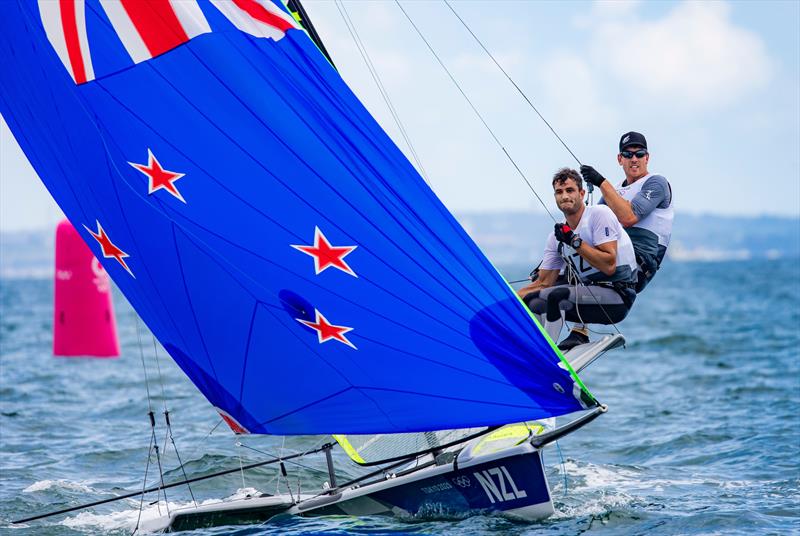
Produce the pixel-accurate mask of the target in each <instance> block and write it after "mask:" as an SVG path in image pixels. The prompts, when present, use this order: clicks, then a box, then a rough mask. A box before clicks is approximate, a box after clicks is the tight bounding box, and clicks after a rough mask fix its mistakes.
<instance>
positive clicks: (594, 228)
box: [540, 205, 637, 283]
mask: <svg viewBox="0 0 800 536" xmlns="http://www.w3.org/2000/svg"><path fill="white" fill-rule="evenodd" d="M575 234H577V235H578V236H580V237H581V239H582V240H583V241H584V242H585V243H587V244H589V245H590V246H592V247H597V246H599V245H602V244H605V243H607V242H611V241H614V240H616V241H617V269H616V271H615V272H614V274H613V275H610V276H609V275H606V274H604V273H603V272H601V271H600V270H598V269H597V268H595V267H594V266H592V265H591V264H589V263H588V262H587V261H586V260H585V259H584V258H583V257H581V256H580V255H579V254H578V252H577V251H575V250H574V249H572V248H571V247H570V246H568V245H567V244H564V246H563V253H564V256H565V257H571V258H572V262H573V263H574V264H575V267H576V268H577V269H578V275H579V277H580V278H581V280H582V281H583V282H585V283H588V282H599V281H628V282H634V281H636V270H637V265H636V255H635V254H634V252H633V244H632V243H631V239H630V238H629V237H628V233H626V232H625V229H623V227H622V224H620V223H619V220H617V217H616V216H615V215H614V213H613V212H612V211H611V209H610V208H608V207H607V206H605V205H593V206H589V207H586V208H585V209H584V211H583V215H582V216H581V221H580V223H578V227H577V228H576V229H575ZM565 265H566V263H565V262H564V259H563V258H561V255H560V254H559V253H558V240H556V235H555V233H554V232H551V233H550V235H549V236H548V237H547V242H546V243H545V246H544V257H543V259H542V265H541V266H540V269H542V270H559V271H560V272H561V273H564V269H565V267H566V266H565Z"/></svg>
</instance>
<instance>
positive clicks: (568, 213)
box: [558, 203, 581, 216]
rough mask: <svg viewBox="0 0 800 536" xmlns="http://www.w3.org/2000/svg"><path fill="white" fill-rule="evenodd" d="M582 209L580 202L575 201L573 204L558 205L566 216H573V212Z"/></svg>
mask: <svg viewBox="0 0 800 536" xmlns="http://www.w3.org/2000/svg"><path fill="white" fill-rule="evenodd" d="M580 209H581V204H580V203H573V204H572V205H566V206H565V205H558V210H560V211H561V212H563V213H564V216H572V215H573V214H577V212H578V211H579V210H580Z"/></svg>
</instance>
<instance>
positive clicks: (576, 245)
mask: <svg viewBox="0 0 800 536" xmlns="http://www.w3.org/2000/svg"><path fill="white" fill-rule="evenodd" d="M581 244H583V239H582V238H581V237H580V236H578V235H575V236H573V237H572V241H571V242H570V243H569V245H570V246H572V249H574V250H577V249H578V248H579V247H581Z"/></svg>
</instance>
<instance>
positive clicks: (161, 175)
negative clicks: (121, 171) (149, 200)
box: [128, 148, 186, 203]
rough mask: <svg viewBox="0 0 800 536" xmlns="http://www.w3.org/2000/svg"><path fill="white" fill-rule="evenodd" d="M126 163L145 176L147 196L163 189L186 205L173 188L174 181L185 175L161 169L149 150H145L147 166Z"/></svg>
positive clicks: (175, 188) (176, 189)
mask: <svg viewBox="0 0 800 536" xmlns="http://www.w3.org/2000/svg"><path fill="white" fill-rule="evenodd" d="M128 163H129V164H130V165H132V166H133V167H134V168H135V169H137V170H139V171H140V172H142V173H143V174H144V175H146V176H147V179H148V184H147V193H148V194H153V193H155V192H157V191H158V190H161V189H164V190H166V191H168V192H169V193H170V194H172V195H173V196H174V197H176V198H178V199H180V200H181V201H183V202H184V203H186V200H185V199H184V198H183V196H182V195H181V193H180V192H179V191H178V188H177V187H176V186H175V181H176V180H178V179H180V178H181V177H183V176H184V175H186V174H185V173H176V172H174V171H168V170H166V169H164V168H163V167H161V164H160V163H159V162H158V160H157V159H156V157H155V156H154V155H153V151H151V150H150V149H149V148H148V149H147V165H144V164H136V163H134V162H128Z"/></svg>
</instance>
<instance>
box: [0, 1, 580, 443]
mask: <svg viewBox="0 0 800 536" xmlns="http://www.w3.org/2000/svg"><path fill="white" fill-rule="evenodd" d="M0 57H2V65H1V67H0V68H1V69H2V74H1V75H0V112H2V114H3V116H4V118H5V120H6V121H7V122H8V125H9V127H10V128H11V130H12V132H13V133H14V135H15V137H16V139H17V141H18V142H19V144H20V145H21V146H22V148H23V150H24V151H25V153H26V154H27V156H28V158H29V160H30V161H31V163H32V165H33V166H34V168H35V169H36V171H37V173H38V174H39V176H40V177H41V179H42V181H43V182H44V183H45V185H46V186H47V188H48V190H49V191H50V193H51V194H52V196H53V197H54V198H55V199H56V201H57V202H58V204H59V205H60V206H61V208H62V209H63V210H64V212H65V214H66V215H67V217H68V218H69V219H70V221H71V222H72V223H73V224H74V225H75V227H76V228H77V229H78V230H79V231H80V232H81V234H82V236H83V238H84V240H86V242H87V243H88V244H89V245H90V247H91V248H92V250H93V252H94V253H95V254H96V255H97V257H98V258H100V259H101V261H102V262H103V265H104V267H105V268H106V270H107V271H108V273H109V274H110V275H111V277H112V278H113V280H114V282H115V283H116V284H117V285H118V287H119V288H120V289H121V291H122V292H123V293H124V295H125V296H126V297H127V299H128V300H129V301H130V303H131V304H132V305H133V307H134V308H135V310H136V311H137V312H138V313H139V315H140V316H141V318H142V319H143V320H144V322H145V323H146V324H147V326H148V327H149V328H150V329H151V330H152V332H153V333H154V334H155V335H156V337H157V338H158V340H159V341H160V342H161V343H162V344H163V346H164V347H165V348H166V350H167V351H168V352H169V354H170V355H171V356H172V358H173V359H174V360H175V361H176V362H177V364H178V365H179V366H180V367H181V369H182V370H183V371H184V372H185V373H186V374H187V375H188V376H189V378H191V380H192V381H193V382H194V383H195V384H196V385H197V387H198V388H199V389H200V391H202V393H203V394H204V395H205V396H206V398H207V399H208V400H209V401H210V402H211V404H213V405H214V406H215V407H216V408H217V409H218V410H219V411H220V413H222V414H223V416H225V417H226V420H227V421H228V423H229V424H231V425H232V427H234V428H235V429H238V430H239V431H242V432H245V431H246V432H251V433H269V434H316V433H349V434H365V433H391V432H414V431H424V430H437V429H447V428H466V427H475V426H484V425H496V424H502V423H508V422H517V421H523V420H529V419H535V418H543V417H550V416H554V415H562V414H566V413H570V412H573V411H577V410H580V409H582V408H585V407H586V404H587V403H588V404H595V402H594V400H593V399H592V398H591V396H590V395H588V393H586V392H585V389H584V388H583V386H582V384H581V383H580V380H578V379H577V376H574V375H573V374H572V373H571V372H570V371H568V370H566V368H565V367H564V366H563V365H562V364H561V360H560V357H559V355H558V353H557V351H556V350H555V349H554V348H553V346H552V344H551V343H550V341H549V340H548V339H547V338H546V337H545V336H544V335H543V334H542V332H541V331H540V329H539V327H538V326H537V325H536V324H535V322H534V321H533V319H532V317H531V316H530V314H529V313H528V312H527V310H526V309H525V307H524V305H523V304H522V303H521V302H520V301H519V300H518V299H517V298H516V296H515V295H514V293H513V291H512V290H511V289H510V287H509V286H508V285H507V284H506V282H505V281H504V280H503V278H502V277H501V276H500V275H499V274H498V273H497V271H496V270H495V268H494V267H493V266H492V265H491V263H490V262H489V261H488V260H487V259H486V258H485V257H484V256H483V254H482V253H481V252H480V250H479V249H478V248H477V246H476V245H475V244H474V243H473V241H472V240H471V239H470V238H469V236H468V235H467V234H466V233H465V232H464V230H463V229H462V228H461V227H460V226H459V224H458V223H457V222H456V220H455V219H454V218H453V217H452V215H451V214H450V213H449V212H448V211H447V209H446V208H445V207H444V206H443V205H442V203H441V202H440V201H439V199H438V198H437V197H436V196H435V194H434V193H433V192H432V191H431V190H430V189H429V188H428V186H427V185H426V184H425V182H424V181H423V180H422V178H421V177H420V175H419V174H418V173H417V171H416V170H415V169H414V168H413V166H412V165H411V164H410V163H409V162H408V160H407V159H406V158H405V156H404V155H403V154H402V153H401V151H400V150H399V149H398V148H397V147H396V146H395V144H394V143H393V142H392V140H391V139H390V138H389V137H388V136H387V135H386V134H385V133H384V132H383V130H382V129H381V128H380V126H379V125H378V124H377V122H376V121H375V120H374V119H373V118H372V116H371V115H370V114H369V112H367V110H366V109H365V108H364V107H363V105H362V104H361V103H360V102H359V101H358V99H357V98H356V97H355V96H354V95H353V93H352V92H351V91H350V89H349V88H348V87H347V85H346V84H345V83H344V81H343V80H342V79H341V77H340V76H339V74H338V73H337V72H336V71H335V70H334V69H333V68H332V67H331V65H330V64H329V63H328V62H327V61H326V60H325V58H324V56H323V55H322V54H321V53H320V52H319V50H318V49H317V48H316V47H315V46H314V44H313V43H312V42H311V40H310V39H309V38H308V36H307V35H306V33H305V32H304V31H303V30H302V29H299V28H298V26H297V23H295V21H294V20H293V19H292V17H291V16H290V15H289V14H288V13H286V11H285V10H284V8H283V6H282V5H280V4H278V3H272V2H270V1H269V0H235V1H232V2H230V1H227V2H226V1H221V0H213V1H204V0H196V1H194V0H185V1H182V2H169V1H168V0H150V1H147V2H144V1H139V0H121V1H120V2H111V1H106V0H102V1H101V0H85V1H83V0H69V1H66V0H64V1H60V2H51V1H49V0H41V1H40V2H38V3H36V2H32V1H19V2H4V4H3V16H2V17H0Z"/></svg>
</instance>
